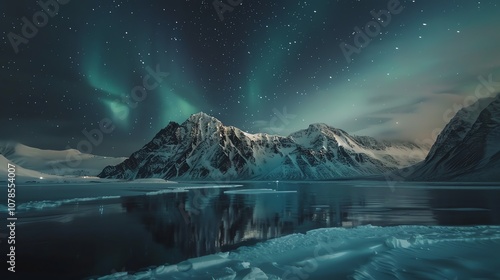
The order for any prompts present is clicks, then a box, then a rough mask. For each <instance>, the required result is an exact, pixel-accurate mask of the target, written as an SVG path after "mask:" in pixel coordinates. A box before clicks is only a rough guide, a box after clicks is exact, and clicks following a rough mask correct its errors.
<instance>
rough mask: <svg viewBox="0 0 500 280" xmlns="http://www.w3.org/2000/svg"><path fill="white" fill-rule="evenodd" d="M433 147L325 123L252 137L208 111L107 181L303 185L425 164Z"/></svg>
mask: <svg viewBox="0 0 500 280" xmlns="http://www.w3.org/2000/svg"><path fill="white" fill-rule="evenodd" d="M429 148H430V147H426V146H420V145H417V144H414V143H411V142H407V141H379V140H376V139H374V138H372V137H367V136H353V135H349V134H348V133H347V132H345V131H343V130H341V129H337V128H333V127H330V126H328V125H326V124H312V125H310V126H309V127H308V128H307V129H304V130H300V131H297V132H295V133H292V134H291V135H289V136H287V137H284V136H277V135H269V134H249V133H246V132H244V131H242V130H240V129H238V128H236V127H232V126H224V125H223V124H222V123H221V122H220V121H219V120H217V119H216V118H214V117H211V116H209V115H207V114H205V113H198V114H194V115H191V117H189V119H187V120H186V121H185V122H183V123H182V124H178V123H175V122H170V123H169V124H168V125H167V126H166V127H165V128H164V129H162V130H161V131H160V132H159V133H158V134H157V135H156V136H155V137H154V138H153V139H152V140H151V141H150V142H149V143H148V144H146V145H145V146H144V147H143V148H141V149H140V150H138V151H137V152H134V153H133V154H132V155H131V156H130V157H129V158H128V159H127V160H125V161H124V162H122V163H120V164H118V165H116V166H108V167H106V168H105V169H104V170H103V171H102V172H101V173H100V174H99V175H98V176H99V177H101V178H116V179H137V178H164V179H180V180H247V179H258V180H302V179H312V180H315V179H332V178H345V177H357V176H365V175H374V174H381V173H383V172H387V171H390V170H395V169H397V168H401V167H404V166H409V165H413V164H415V163H417V162H420V161H422V160H423V159H424V158H425V156H426V155H427V153H428V151H429Z"/></svg>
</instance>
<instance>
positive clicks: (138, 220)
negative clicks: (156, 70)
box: [0, 181, 500, 279]
mask: <svg viewBox="0 0 500 280" xmlns="http://www.w3.org/2000/svg"><path fill="white" fill-rule="evenodd" d="M17 191H18V193H17V204H18V214H17V217H18V219H19V220H18V222H17V228H16V235H17V236H16V245H17V247H16V248H17V251H16V255H17V259H16V261H17V263H16V267H17V270H18V272H17V273H16V276H17V277H19V279H22V278H25V277H33V278H32V279H83V278H94V277H96V276H103V275H109V274H113V273H115V275H122V276H121V277H122V278H123V277H124V276H123V275H125V273H122V274H119V273H118V274H116V272H122V271H123V272H125V271H127V272H129V273H130V274H132V273H135V274H136V275H139V274H140V273H139V274H137V272H138V271H143V273H146V274H145V275H149V274H147V273H149V272H148V269H147V268H148V267H156V269H159V268H158V267H161V268H162V269H163V270H165V271H163V272H164V273H167V272H166V270H168V269H173V268H172V267H174V268H175V271H174V272H175V273H180V274H179V275H180V276H179V275H177V276H175V277H178V278H180V277H181V276H183V275H184V276H186V277H188V276H189V277H191V278H189V277H188V278H187V279H198V278H199V279H212V278H211V276H208V275H210V274H215V273H216V272H217V273H219V274H220V275H221V278H219V279H238V278H237V273H236V272H238V267H239V268H240V271H247V272H248V273H247V276H248V275H250V276H249V277H250V278H248V279H260V278H259V277H261V276H262V275H261V276H259V273H260V272H259V271H257V270H255V269H256V267H253V266H252V265H253V264H255V263H256V262H257V261H256V259H259V257H258V254H257V253H249V252H252V250H257V251H261V252H267V255H268V256H270V255H271V254H272V253H273V252H279V251H280V250H279V249H276V250H271V251H269V252H268V251H266V249H265V248H271V247H272V246H278V247H277V248H281V249H283V247H287V248H289V249H290V250H292V249H294V250H295V251H294V252H295V254H297V256H300V257H297V256H296V257H295V259H294V260H293V265H292V266H291V264H290V261H288V262H287V261H286V257H284V256H287V253H286V252H285V251H283V250H281V251H282V252H281V253H282V254H284V256H283V255H279V254H277V255H276V257H275V258H276V260H275V261H274V262H273V261H269V260H268V261H267V262H266V263H265V264H263V266H261V267H259V268H258V269H259V270H261V269H262V270H264V271H266V269H267V270H268V271H271V272H273V271H274V272H276V273H275V274H276V275H279V276H278V278H276V279H332V278H331V277H332V276H333V275H336V276H337V277H344V276H346V275H351V277H354V278H355V279H370V278H368V276H366V275H373V274H374V273H376V272H377V271H378V273H381V272H380V271H383V268H384V266H385V268H386V269H388V271H394V268H393V267H392V266H394V267H397V266H398V265H399V266H401V267H402V266H404V265H406V266H407V267H406V268H404V269H406V270H412V269H415V267H413V268H412V262H413V261H415V258H419V257H420V258H421V259H425V257H424V256H425V254H424V253H425V251H426V250H431V248H427V247H425V246H429V244H431V243H432V242H438V241H436V240H443V239H446V238H454V239H453V240H452V243H450V244H451V245H450V244H448V243H447V244H446V245H439V244H438V245H434V244H437V243H432V244H433V245H432V246H437V248H438V249H439V246H444V247H445V248H446V249H445V251H447V252H453V250H457V252H454V254H455V255H456V256H460V250H461V249H460V248H462V249H463V250H465V249H467V250H469V251H467V255H468V256H471V257H473V256H474V254H477V256H476V257H475V259H474V258H473V259H471V260H470V261H465V260H464V261H463V262H462V261H461V260H447V257H446V256H442V259H440V260H439V261H436V262H435V263H432V260H425V262H429V263H427V268H429V267H431V268H432V265H436V271H434V272H435V273H436V275H440V276H442V277H441V278H436V279H447V278H446V277H448V276H450V275H451V276H453V275H455V274H453V273H454V271H455V270H457V269H458V268H457V269H455V270H454V269H453V268H448V269H449V271H451V272H449V273H448V274H446V271H444V272H443V271H440V270H439V267H445V268H446V267H447V265H449V264H450V262H453V261H457V262H458V263H457V264H456V265H454V266H452V267H464V266H465V267H467V266H471V267H472V269H473V270H474V267H476V268H478V269H479V268H481V264H484V265H486V267H482V268H481V269H482V270H485V271H486V270H487V269H488V266H490V267H491V266H496V267H498V266H499V265H500V263H499V262H498V261H496V262H495V260H498V259H500V253H496V255H495V253H492V254H493V255H491V256H490V255H487V254H486V255H485V254H484V252H486V251H487V249H488V248H489V249H492V248H493V249H495V248H496V249H495V250H497V251H496V252H500V247H498V246H499V243H498V242H499V241H498V240H499V239H498V236H497V235H496V234H497V233H498V229H499V227H495V226H493V227H488V228H484V227H483V228H481V227H479V228H478V227H473V228H471V227H470V226H476V225H483V226H484V225H500V188H499V187H497V186H496V185H494V184H487V185H484V184H477V185H473V184H458V185H457V184H418V183H408V184H404V185H399V186H396V187H394V188H390V187H389V186H388V185H387V184H385V183H384V182H357V181H351V182H309V183H304V182H300V183H299V182H259V183H253V182H252V183H248V182H244V183H237V184H236V183H235V184H222V185H221V184H213V183H206V184H181V183H179V184H147V183H112V184H91V185H64V186H63V185H31V186H23V187H21V186H20V187H18V190H17ZM0 204H2V205H0V210H1V211H2V212H1V214H2V215H1V219H2V220H4V221H5V216H6V213H5V208H6V207H5V204H6V203H5V201H3V200H0ZM366 225H371V226H372V227H366ZM401 225H419V226H453V227H444V228H442V227H409V228H405V227H397V226H401ZM359 226H365V227H359ZM457 226H467V228H455V227H457ZM334 227H335V228H340V227H343V228H347V229H341V230H340V229H332V230H333V231H328V230H326V231H325V230H320V231H319V233H318V232H316V233H315V232H309V233H308V234H305V235H294V234H296V233H306V232H308V231H311V230H314V229H319V228H334ZM351 227H358V228H357V229H350V228H351ZM468 229H470V232H467V231H468ZM339 230H340V231H339ZM360 232H362V234H361V233H360ZM460 233H464V236H460ZM311 234H312V235H315V234H320V235H324V237H325V238H326V237H327V236H328V237H330V238H331V237H332V236H337V237H338V238H337V239H335V241H333V242H331V244H335V248H343V249H342V250H340V249H338V250H333V251H335V252H333V251H332V250H330V251H331V252H330V254H327V256H326V257H325V256H324V255H322V258H318V259H316V258H314V250H313V249H311V248H314V246H310V247H309V250H310V252H307V253H306V252H305V251H304V252H303V254H301V253H300V252H302V251H303V250H302V249H297V248H295V247H297V246H300V245H301V243H304V242H305V243H307V240H309V239H307V237H308V236H311ZM498 234H499V235H500V233H498ZM285 236H286V238H280V239H274V241H273V242H274V243H264V245H263V244H262V243H259V242H262V241H265V240H269V239H273V238H277V237H285ZM341 236H345V237H346V238H345V240H347V237H357V238H351V239H350V240H351V242H347V243H349V244H346V243H345V242H343V243H342V242H341V243H339V242H340V241H341V240H340V239H339V238H340V237H341ZM370 236H373V237H375V238H374V239H370ZM296 237H297V238H299V237H300V238H304V239H303V240H302V239H300V238H299V240H297V241H293V240H294V239H293V238H296ZM471 237H472V239H470V240H472V241H471V242H469V241H466V243H465V245H464V244H461V243H460V242H461V241H463V240H465V239H467V238H471ZM419 238H420V239H419ZM474 238H475V239H474ZM315 240H316V241H317V240H318V238H315ZM429 240H430V241H429ZM467 240H469V239H467ZM477 240H479V241H478V242H477V243H475V242H476V241H477ZM330 241H331V240H330ZM455 241H456V242H458V243H456V244H455V243H453V242H455ZM418 242H420V243H421V244H420V243H418ZM257 243H259V244H257ZM415 244H417V245H418V246H416V245H415ZM242 246H244V247H242ZM353 246H354V247H353ZM381 246H382V247H381ZM448 246H450V247H448ZM464 246H465V247H464ZM467 246H468V247H467ZM495 246H497V247H495ZM0 247H1V248H2V250H1V251H2V252H6V250H7V248H6V242H2V243H0ZM330 247H331V246H330ZM330 247H327V248H330ZM409 247H411V248H414V249H413V250H416V251H415V252H413V253H414V254H413V253H412V254H410V253H409V251H408V250H406V251H405V250H403V251H397V252H396V251H391V253H390V254H388V253H387V254H388V255H387V256H385V258H386V259H384V258H382V257H380V256H382V255H379V257H378V258H374V257H373V256H374V254H378V253H380V254H382V253H384V252H386V251H387V250H388V248H389V249H390V248H404V249H408V248H409ZM424 247H425V248H424ZM237 248H240V249H239V250H236V249H237ZM256 248H259V249H256ZM383 248H385V249H383ZM432 248H434V247H432ZM476 249H477V250H476ZM297 250H298V251H300V252H299V253H297V252H298V251H297ZM485 250H486V251H485ZM229 251H230V252H231V254H229V255H227V254H226V255H223V254H216V253H220V252H229ZM257 251H256V252H257ZM442 251H443V249H442V248H441V249H440V250H439V252H441V253H442ZM481 252H483V254H481ZM492 252H495V251H492ZM462 253H463V252H462ZM211 254H216V255H212V256H208V257H206V258H215V260H214V259H207V261H190V262H185V261H186V260H187V259H191V258H196V257H201V256H207V255H211ZM221 256H224V257H221ZM242 256H243V257H242ZM307 256H309V257H307ZM481 256H482V257H487V259H481ZM287 257H289V258H291V256H287ZM339 257H343V258H348V259H349V260H351V259H353V260H355V261H354V262H352V261H349V263H350V264H351V265H352V267H351V266H345V265H341V266H343V267H344V270H338V269H337V268H333V266H332V265H333V264H332V263H331V262H332V260H334V259H335V260H337V258H339ZM241 258H243V259H245V260H247V261H248V262H249V263H248V264H247V262H242V261H240V262H238V261H237V260H241ZM387 258H388V259H387ZM405 258H407V259H408V261H406V262H404V263H402V264H398V265H395V264H394V261H395V259H398V260H404V259H405ZM436 258H438V259H439V257H436ZM410 259H411V260H412V261H410ZM278 260H281V261H278ZM487 260H489V262H488V261H487ZM230 261H231V263H232V265H233V266H234V267H231V266H229V265H223V264H224V263H225V262H230ZM311 261H313V263H312V264H314V262H317V263H318V264H319V263H327V264H328V265H327V266H320V265H319V266H317V267H314V266H312V264H311ZM434 261H435V260H434ZM301 262H302V263H301ZM377 262H378V263H377ZM440 262H443V263H440ZM490 262H492V263H490ZM178 263H181V264H183V265H184V266H183V265H181V266H168V265H167V266H165V264H178ZM203 263H205V264H206V265H204V266H201V267H198V268H197V267H193V265H195V266H196V265H198V266H200V264H203ZM208 264H210V265H208ZM250 264H252V265H250ZM308 265H311V266H310V267H309V266H308ZM316 265H317V264H316ZM387 266H389V267H387ZM308 268H309V269H310V270H311V271H312V270H313V268H314V271H313V272H309V270H308ZM330 268H331V269H330ZM183 269H184V270H186V271H183ZM204 269H206V272H203V270H204ZM252 269H254V270H252ZM300 269H302V270H300ZM401 269H403V268H401ZM262 270H261V271H262ZM416 270H418V269H416ZM231 271H232V272H231ZM235 271H236V272H235ZM301 271H302V272H301ZM339 271H340V272H339ZM457 271H458V270H457ZM160 272H161V271H160ZM233 272H234V273H233ZM432 272H433V270H432V269H431V270H430V272H429V273H432ZM2 273H3V272H2ZM182 273H184V274H182ZM196 273H198V274H196ZM203 273H204V274H203ZM238 273H240V274H241V273H243V272H238ZM245 273H246V272H245ZM252 273H256V274H255V275H254V276H251V275H252ZM266 273H267V272H266ZM287 273H288V274H287ZM293 273H295V274H293ZM301 273H302V274H301ZM335 273H340V274H335ZM422 273H427V272H425V270H422ZM440 273H441V274H440ZM464 273H467V272H463V273H462V274H463V275H465V274H464ZM485 273H486V274H485V277H487V278H484V279H489V278H488V277H496V276H494V273H493V272H491V273H493V274H491V273H490V274H488V273H489V272H485ZM167 274H168V273H167ZM233 274H234V275H233ZM285 274H286V275H285ZM200 275H202V276H203V275H204V276H206V278H203V277H202V276H200ZM228 275H229V276H228ZM268 275H269V274H268ZM283 275H285V277H284V276H283ZM339 275H340V276H339ZM401 275H403V276H404V275H405V274H404V273H403V274H401ZM411 275H412V274H410V276H408V277H409V278H404V277H399V276H395V278H390V277H387V279H413V278H412V276H411ZM425 275H426V274H422V275H420V276H419V274H415V275H413V276H415V277H416V278H415V279H418V277H425ZM492 275H493V276H492ZM233 276H234V277H233ZM305 276H307V277H305ZM365 276H366V277H365ZM427 276H428V275H427ZM451 276H450V277H451ZM148 277H149V276H148ZM173 277H174V276H166V277H165V278H162V279H176V278H173ZM193 277H194V278H193ZM200 277H201V278H200ZM224 277H226V278H224ZM238 277H240V276H238ZM252 277H253V278H252ZM287 277H288V278H287ZM381 277H382V276H381ZM471 277H472V276H471ZM499 277H500V276H499ZM270 278H271V279H272V277H270ZM2 279H4V278H2ZM131 279H132V278H131ZM262 279H267V278H264V277H263V276H262ZM375 279H384V278H375ZM450 279H453V277H451V278H450ZM456 279H461V278H456ZM463 279H465V278H463Z"/></svg>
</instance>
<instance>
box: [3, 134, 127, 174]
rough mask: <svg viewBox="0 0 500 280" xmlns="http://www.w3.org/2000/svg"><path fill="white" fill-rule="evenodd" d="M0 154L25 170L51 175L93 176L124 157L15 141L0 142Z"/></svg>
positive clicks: (121, 160)
mask: <svg viewBox="0 0 500 280" xmlns="http://www.w3.org/2000/svg"><path fill="white" fill-rule="evenodd" d="M0 155H3V156H4V157H5V158H7V159H8V160H9V161H10V162H12V163H14V164H16V165H20V166H22V167H23V168H26V169H27V170H33V171H38V172H41V173H46V174H52V175H76V176H95V175H97V174H99V172H101V171H102V169H103V168H104V167H106V166H107V165H114V164H119V163H120V162H123V161H124V160H125V159H126V158H114V157H102V156H95V155H90V154H83V153H81V152H80V151H78V150H74V149H70V150H63V151H54V150H42V149H37V148H32V147H28V146H25V145H23V144H19V143H15V142H0Z"/></svg>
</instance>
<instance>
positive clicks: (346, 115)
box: [0, 0, 500, 155]
mask: <svg viewBox="0 0 500 280" xmlns="http://www.w3.org/2000/svg"><path fill="white" fill-rule="evenodd" d="M388 3H389V1H387V2H386V1H368V0H366V1H285V0H279V1H243V2H242V4H241V5H240V6H237V7H235V8H234V10H233V11H232V12H230V13H226V14H224V20H223V21H221V20H220V18H219V17H218V15H217V13H216V12H215V11H214V10H213V5H212V4H211V3H210V1H202V2H199V1H198V2H197V1H178V2H174V3H171V2H166V1H156V0H155V1H148V2H147V3H143V2H139V1H127V0H117V1H97V0H91V1H84V2H81V1H80V2H78V1H71V2H70V3H68V4H67V5H65V6H64V7H63V8H64V9H62V8H61V11H60V15H58V17H57V18H56V17H55V18H53V19H51V21H50V22H49V24H48V25H47V26H45V27H44V28H43V29H40V30H39V32H38V34H37V35H36V36H35V37H34V38H32V39H30V42H29V43H28V44H22V45H20V46H19V53H18V54H15V53H14V51H13V49H12V46H11V44H10V42H9V40H8V37H7V34H8V33H9V32H11V31H12V32H14V33H16V32H17V33H19V34H21V33H22V30H21V28H20V23H21V21H20V18H22V17H23V16H26V15H29V14H32V13H33V9H37V7H38V6H36V4H33V3H27V2H25V1H15V2H9V3H8V4H5V5H4V6H5V7H4V9H3V10H2V13H3V18H2V24H3V27H4V28H2V30H4V35H3V38H4V44H3V45H2V52H1V53H2V54H1V56H0V57H1V65H2V67H1V68H0V71H1V73H2V75H1V77H2V83H1V87H3V88H2V92H4V93H5V96H6V99H7V102H5V103H4V104H7V105H8V106H5V109H3V110H2V114H3V115H5V116H4V118H2V120H1V123H0V124H1V125H2V127H5V130H4V131H5V133H6V134H5V135H8V136H4V137H5V138H12V137H13V136H10V135H15V138H16V139H12V140H16V141H19V142H22V143H25V144H28V145H32V146H37V147H41V148H43V147H45V148H55V149H56V148H57V149H60V148H65V147H66V146H67V145H69V146H72V147H74V146H75V145H76V143H78V141H79V140H81V139H82V137H83V136H82V133H81V131H82V130H83V129H87V130H91V129H93V128H96V127H98V124H99V121H100V120H102V119H103V118H110V119H111V120H113V123H114V124H115V125H116V129H115V131H113V132H112V133H110V134H107V135H106V139H105V141H103V143H102V145H99V147H95V152H96V153H101V154H110V155H128V154H129V153H130V152H132V151H134V150H136V149H137V148H139V147H141V146H142V145H143V144H144V143H146V142H147V141H149V140H150V139H151V138H152V137H153V136H154V135H155V134H156V133H157V132H158V131H159V130H160V129H161V128H163V127H165V126H166V125H167V124H168V122H170V121H176V122H182V121H184V120H185V119H186V118H188V117H189V115H190V114H193V113H197V112H199V111H203V112H205V113H208V114H211V115H213V116H214V117H217V118H219V119H220V120H221V121H222V122H223V123H225V124H227V125H233V126H236V127H240V128H242V129H244V130H246V131H248V132H269V133H275V134H282V135H287V134H288V133H290V132H293V131H296V130H299V129H303V128H306V127H307V126H308V125H309V124H310V123H318V122H322V123H326V124H328V125H331V126H334V127H338V128H342V129H344V130H346V131H348V132H349V133H354V134H358V135H371V136H376V137H383V138H404V139H409V140H421V139H428V138H432V137H434V136H435V134H436V131H439V129H441V128H442V127H443V126H444V125H445V124H446V122H447V121H448V119H449V118H447V117H446V116H449V114H448V111H449V110H450V108H451V109H452V110H454V111H456V110H457V109H456V108H458V107H459V105H460V104H464V100H466V99H467V98H469V101H470V97H471V96H474V92H475V90H476V88H477V87H478V85H481V80H482V81H483V82H484V80H489V79H491V80H492V81H491V82H490V85H489V87H488V89H489V90H488V91H487V92H486V93H488V94H491V95H493V94H494V93H495V92H498V91H500V84H499V83H500V55H499V54H498V49H500V35H499V33H498V30H497V29H498V26H500V19H499V17H498V15H499V14H500V7H499V3H497V1H480V2H477V1H465V0H455V1H441V2H437V3H436V2H430V1H418V0H416V1H401V7H402V10H401V12H400V13H398V14H393V15H392V16H391V20H390V22H388V24H387V26H385V27H381V29H380V33H379V34H376V35H374V36H373V38H372V39H371V41H370V43H369V44H368V45H366V47H364V48H362V49H360V51H359V53H354V54H352V55H351V57H350V58H351V60H347V59H346V58H345V57H344V53H343V52H342V49H341V48H340V47H339V46H340V44H341V43H346V44H351V45H355V37H356V35H357V33H356V31H355V30H357V29H356V28H357V27H359V28H361V29H364V27H365V26H366V24H367V23H369V22H370V21H373V20H374V18H373V16H372V13H371V12H372V11H375V12H378V11H380V10H383V9H387V5H388ZM148 68H149V69H159V71H160V72H163V73H167V72H168V77H165V78H164V79H162V81H161V83H160V84H159V85H158V86H157V87H154V88H151V89H147V90H146V89H145V88H144V79H145V77H147V76H148V75H150V76H151V73H150V71H148ZM478 77H483V78H478ZM151 81H155V80H151ZM497 81H498V82H497ZM137 87H139V88H137ZM134 89H136V90H137V89H144V90H146V92H147V93H146V95H145V97H144V98H143V99H142V98H141V100H140V101H139V102H136V101H133V100H132V101H130V100H131V99H130V98H131V96H132V91H133V90H134ZM277 112H279V113H277ZM283 112H285V113H283ZM277 114H278V115H279V114H281V115H279V116H278V115H277ZM287 114H288V116H289V117H290V118H289V119H283V116H286V115H287ZM291 116H293V117H291ZM276 120H277V121H276ZM21 128H28V129H21ZM35 142H36V143H35Z"/></svg>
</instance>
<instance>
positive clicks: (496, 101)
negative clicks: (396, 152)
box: [409, 95, 500, 182]
mask: <svg viewBox="0 0 500 280" xmlns="http://www.w3.org/2000/svg"><path fill="white" fill-rule="evenodd" d="M499 171H500V95H497V96H496V97H495V98H486V99H480V100H478V101H477V102H476V103H475V104H472V105H471V106H469V107H466V108H462V109H461V110H460V111H458V112H457V114H456V115H455V117H453V118H452V119H451V120H450V122H449V123H448V124H447V125H446V126H445V128H444V129H443V131H442V132H441V133H440V134H439V136H438V138H437V140H436V142H435V143H434V145H433V146H432V148H431V150H430V151H429V154H428V155H427V157H426V158H425V161H424V162H422V163H420V164H418V165H417V166H415V171H414V172H413V173H412V174H411V175H410V176H409V179H411V180H422V181H448V180H452V181H456V180H458V181H497V182H498V181H500V172H499Z"/></svg>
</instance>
